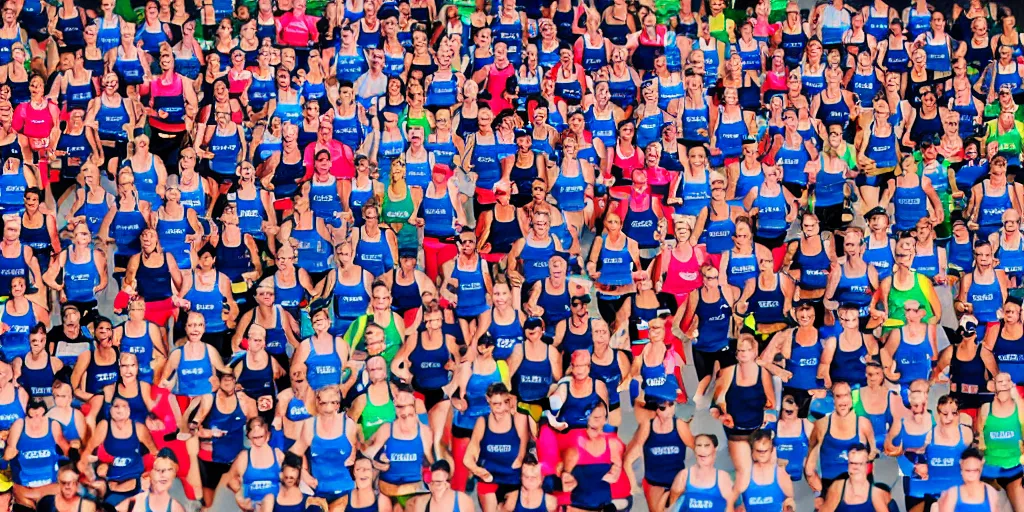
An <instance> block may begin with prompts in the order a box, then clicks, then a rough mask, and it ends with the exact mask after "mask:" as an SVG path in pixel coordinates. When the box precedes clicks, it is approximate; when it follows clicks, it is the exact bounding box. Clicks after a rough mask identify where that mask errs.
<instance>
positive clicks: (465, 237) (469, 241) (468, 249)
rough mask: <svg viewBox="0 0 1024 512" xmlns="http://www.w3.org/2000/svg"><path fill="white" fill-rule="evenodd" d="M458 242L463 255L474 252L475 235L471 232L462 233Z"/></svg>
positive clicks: (469, 254)
mask: <svg viewBox="0 0 1024 512" xmlns="http://www.w3.org/2000/svg"><path fill="white" fill-rule="evenodd" d="M458 243H459V251H460V252H461V253H462V254H463V255H464V256H472V255H473V253H475V252H476V235H474V234H473V233H462V234H461V235H459V242H458Z"/></svg>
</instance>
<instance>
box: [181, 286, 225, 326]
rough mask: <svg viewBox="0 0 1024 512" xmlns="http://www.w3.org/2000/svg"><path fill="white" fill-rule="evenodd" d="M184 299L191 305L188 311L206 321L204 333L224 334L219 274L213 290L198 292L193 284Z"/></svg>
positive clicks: (222, 302) (222, 300)
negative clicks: (199, 315) (201, 316)
mask: <svg viewBox="0 0 1024 512" xmlns="http://www.w3.org/2000/svg"><path fill="white" fill-rule="evenodd" d="M185 299H186V300H188V301H189V302H190V303H191V307H190V309H191V310H192V311H196V312H198V313H199V314H201V315H203V318H204V319H205V320H206V331H207V332H211V333H217V332H224V331H225V330H227V324H225V323H224V319H223V318H222V317H221V311H222V310H223V309H224V297H223V296H222V295H221V292H220V272H218V273H217V277H216V280H215V281H214V284H213V288H212V289H210V290H200V289H198V288H196V286H195V283H193V285H192V288H191V289H189V291H188V292H187V293H186V294H185Z"/></svg>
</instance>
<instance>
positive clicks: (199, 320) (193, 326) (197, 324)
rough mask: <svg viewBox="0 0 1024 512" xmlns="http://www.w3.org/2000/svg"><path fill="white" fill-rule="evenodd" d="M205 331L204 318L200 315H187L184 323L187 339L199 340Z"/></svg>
mask: <svg viewBox="0 0 1024 512" xmlns="http://www.w3.org/2000/svg"><path fill="white" fill-rule="evenodd" d="M205 332H206V320H204V319H203V316H202V315H189V316H188V320H187V321H186V323H185V334H187V335H188V339H189V341H200V340H201V339H202V338H203V333H205Z"/></svg>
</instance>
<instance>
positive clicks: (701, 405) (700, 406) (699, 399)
mask: <svg viewBox="0 0 1024 512" xmlns="http://www.w3.org/2000/svg"><path fill="white" fill-rule="evenodd" d="M693 407H694V408H695V409H696V410H697V411H706V410H708V409H710V408H711V404H710V403H709V401H708V399H707V398H705V397H704V395H696V396H694V397H693Z"/></svg>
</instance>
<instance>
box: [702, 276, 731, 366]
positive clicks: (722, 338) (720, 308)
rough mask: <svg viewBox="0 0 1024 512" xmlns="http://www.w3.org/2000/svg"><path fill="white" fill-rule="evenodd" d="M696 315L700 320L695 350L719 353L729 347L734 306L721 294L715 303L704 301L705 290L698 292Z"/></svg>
mask: <svg viewBox="0 0 1024 512" xmlns="http://www.w3.org/2000/svg"><path fill="white" fill-rule="evenodd" d="M694 315H695V316H696V318H698V319H699V320H698V322H699V323H698V334H697V339H696V340H694V342H693V349H694V350H698V351H700V352H719V351H721V350H723V349H724V348H726V347H728V346H729V335H730V325H731V324H732V306H730V305H729V302H728V301H726V300H725V296H724V295H721V294H719V297H718V300H717V301H715V302H710V303H709V302H707V301H706V300H704V293H703V290H698V291H697V307H696V309H695V310H694Z"/></svg>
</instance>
